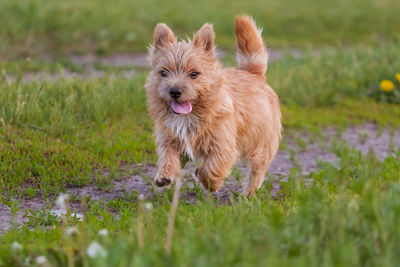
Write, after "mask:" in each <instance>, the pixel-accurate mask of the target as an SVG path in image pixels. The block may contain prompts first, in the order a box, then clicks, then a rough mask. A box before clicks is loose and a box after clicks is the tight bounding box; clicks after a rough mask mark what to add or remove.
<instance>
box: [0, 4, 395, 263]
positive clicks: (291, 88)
mask: <svg viewBox="0 0 400 267" xmlns="http://www.w3.org/2000/svg"><path fill="white" fill-rule="evenodd" d="M399 11H400V6H399V3H398V2H397V1H393V0H390V1H389V0H381V1H372V0H367V1H362V0H355V1H336V2H331V1H319V2H315V1H311V0H296V1H290V2H289V1H279V2H278V1H274V2H272V1H267V2H265V1H258V0H257V1H252V2H249V3H248V2H246V3H245V2H239V1H233V2H229V4H227V2H225V1H224V2H223V1H203V2H201V1H200V2H199V1H198V2H188V1H186V2H181V1H172V2H171V1H170V2H168V3H166V2H160V1H150V2H149V1H142V2H136V1H126V0H121V1H114V2H110V1H105V0H99V1H95V0H87V1H76V0H72V1H67V2H66V1H64V2H62V3H59V2H53V1H49V0H26V1H12V0H2V1H1V3H0V25H2V27H1V29H0V39H1V40H2V42H1V43H0V54H1V56H0V58H2V59H7V60H2V61H1V62H0V70H1V75H0V192H1V193H0V201H1V202H2V203H3V204H5V205H7V206H8V207H9V209H10V211H11V212H12V213H13V214H16V213H17V212H18V211H19V210H24V209H25V207H24V206H23V205H22V204H21V203H23V202H21V200H22V199H25V200H28V201H29V200H30V199H35V198H38V199H41V200H45V201H46V205H44V206H43V207H42V208H40V209H38V210H25V214H26V219H27V222H26V223H23V224H22V225H15V224H14V226H13V227H11V229H9V230H8V231H7V232H4V233H2V232H0V266H204V265H207V266H232V265H237V266H266V265H268V266H397V265H398V262H399V261H400V254H399V253H398V248H399V246H400V238H399V234H400V232H399V228H398V224H399V221H400V209H399V207H400V186H399V180H400V167H399V166H400V150H399V148H395V147H391V149H393V151H394V152H395V154H394V155H392V156H390V157H388V158H387V159H386V160H385V161H383V162H381V161H379V160H378V159H377V158H376V157H375V156H374V155H373V154H372V153H370V154H367V155H366V156H362V155H361V154H360V152H358V151H354V150H352V149H350V148H349V147H348V145H347V144H346V143H344V142H342V141H335V142H333V145H332V146H330V145H328V144H325V146H326V149H327V150H329V151H331V152H334V153H335V154H336V155H337V157H338V158H339V162H338V164H337V165H331V164H327V163H320V164H319V166H318V171H316V172H314V173H312V174H309V175H303V174H301V171H300V168H301V166H300V163H299V161H298V160H297V157H298V155H297V154H296V151H294V150H290V151H289V153H290V157H291V158H292V159H293V160H294V161H295V162H294V167H293V168H292V169H291V170H290V175H289V179H288V180H287V181H282V182H281V188H280V189H279V192H278V197H276V198H273V197H271V194H270V189H271V188H272V187H273V185H272V182H273V181H272V180H269V181H267V182H266V183H265V184H264V185H263V187H262V188H261V190H260V191H259V192H258V193H257V195H256V197H254V198H252V199H249V200H247V199H245V198H243V197H242V196H240V195H239V194H237V193H234V194H233V196H232V198H231V200H230V204H229V205H227V204H222V203H219V202H218V200H217V201H215V200H213V199H212V198H211V197H210V196H204V195H202V193H201V190H200V188H199V187H198V186H195V187H194V188H189V187H186V186H184V189H183V190H184V191H185V192H188V193H190V194H193V195H196V200H197V203H196V204H189V203H185V199H182V202H181V203H180V205H179V207H178V212H177V217H176V224H175V231H174V239H173V242H172V253H171V255H170V256H168V255H167V254H166V253H165V251H164V248H163V242H164V240H165V235H166V232H165V229H166V225H167V220H168V215H169V211H170V208H171V205H170V202H171V199H172V193H173V192H172V190H166V191H164V192H163V193H162V194H156V196H155V197H154V198H151V199H148V200H145V201H144V202H151V203H152V204H153V206H154V208H153V209H152V210H150V211H145V212H144V211H143V209H142V208H141V207H139V206H140V205H143V204H144V203H143V202H141V201H140V200H138V193H137V192H136V191H131V192H125V193H124V194H122V195H121V196H119V197H117V198H116V199H113V200H111V201H105V200H100V201H97V200H96V201H94V200H92V199H91V196H90V195H88V196H84V197H79V196H77V195H71V196H70V203H72V204H74V205H78V204H81V207H82V209H81V212H82V213H84V219H83V220H80V221H79V220H77V218H73V217H72V215H71V216H67V217H66V218H64V219H63V222H61V223H60V222H59V221H58V219H57V218H56V217H55V216H54V214H53V213H51V212H50V210H51V209H52V208H53V206H54V199H55V198H56V197H57V195H58V194H59V193H60V192H64V191H65V190H66V188H67V187H71V186H73V187H81V186H84V185H89V184H90V185H94V186H95V188H96V189H98V190H100V192H107V191H108V190H112V188H111V187H110V185H111V181H112V179H118V178H119V177H120V175H129V174H132V173H133V174H140V169H135V170H132V165H133V164H137V163H155V160H156V155H155V145H154V137H153V134H152V122H151V120H150V119H149V118H148V116H147V112H146V100H145V93H144V88H143V84H144V81H145V77H146V71H144V72H143V73H142V72H139V71H137V70H135V71H137V72H136V76H135V78H134V79H126V78H124V77H123V75H122V74H123V73H122V72H121V71H123V70H125V67H107V66H102V65H101V64H100V63H98V62H95V64H94V67H95V68H96V69H101V70H105V73H106V75H105V77H103V78H94V79H86V78H71V79H67V78H60V79H58V80H57V81H55V82H51V81H44V82H33V81H31V82H22V80H21V79H22V77H23V76H24V74H26V73H28V72H32V73H35V72H44V73H50V74H54V73H56V74H57V73H61V74H62V73H63V71H64V70H65V69H68V70H71V71H74V72H79V73H81V74H83V75H84V74H85V71H86V70H85V68H84V67H83V66H81V65H78V64H75V63H73V62H71V60H69V59H68V57H67V56H66V55H65V53H68V52H76V53H87V52H95V53H113V52H132V51H144V48H145V46H146V45H147V44H148V43H149V42H150V41H151V35H152V29H153V27H154V25H155V23H157V22H159V21H165V22H167V23H168V24H170V25H171V27H172V28H173V29H175V30H176V32H177V33H178V34H179V36H182V37H184V36H185V34H186V33H188V34H189V35H191V33H192V32H193V31H194V30H196V29H197V28H199V27H200V25H201V24H202V23H203V22H204V21H210V22H213V23H214V24H215V29H216V31H217V44H218V45H219V46H220V47H222V48H224V49H226V50H228V56H227V58H226V59H225V61H226V62H227V63H228V64H233V61H232V55H231V54H230V52H229V51H231V50H233V47H234V39H233V38H234V35H233V32H234V29H233V27H234V24H233V21H234V15H235V14H240V13H249V14H252V15H253V16H254V17H255V18H256V20H257V21H258V23H259V25H262V26H263V28H264V36H265V37H266V41H267V44H268V45H269V46H272V47H283V48H289V49H290V48H291V47H298V48H301V49H304V50H303V51H309V53H308V52H305V55H304V57H303V58H301V59H295V58H292V57H290V56H288V57H284V58H283V59H281V60H279V61H277V62H274V63H272V64H270V66H269V70H268V73H267V79H268V82H269V83H270V84H271V85H272V86H273V87H274V88H275V89H276V91H277V93H278V95H279V97H280V100H281V103H282V113H283V124H284V134H285V135H286V136H288V135H289V136H291V135H292V134H293V133H298V132H299V131H305V132H306V133H309V132H310V131H311V132H314V133H316V134H315V136H314V135H310V138H312V139H313V138H314V139H313V140H314V141H315V142H322V143H323V142H325V141H324V140H322V139H321V140H317V139H318V138H320V136H322V135H320V134H321V133H323V132H324V129H326V128H327V127H336V128H339V129H345V128H346V127H348V126H350V125H355V124H362V123H365V122H375V123H377V124H378V125H379V127H381V128H383V127H389V128H391V129H397V130H398V129H399V128H400V107H399V105H394V104H389V103H385V102H377V101H375V100H374V99H371V98H370V92H371V90H378V86H379V82H380V81H381V80H383V79H392V80H393V79H394V74H395V73H398V72H400V51H399V49H398V47H399V39H398V38H399V35H398V31H397V29H398V28H399V26H400V17H399V16H398V14H399ZM48 54H54V56H55V57H56V60H51V61H47V60H46V58H47V56H48ZM43 55H45V56H46V57H42V56H43ZM27 57H28V58H27ZM126 68H128V67H126ZM128 69H129V68H128ZM7 75H11V76H12V77H15V78H16V79H15V80H14V82H7ZM397 89H398V84H397ZM397 89H396V90H397ZM312 136H314V137H312ZM357 138H359V139H360V140H364V141H365V138H366V136H365V135H359V136H358V137H357ZM293 140H294V141H295V142H296V143H297V145H298V146H299V147H300V149H306V147H307V143H305V142H304V141H303V140H302V139H296V138H294V139H293ZM285 145H287V144H286V143H285V142H283V143H282V148H284V147H285ZM233 176H234V177H236V179H240V177H242V176H243V173H241V171H240V170H239V169H237V168H235V169H234V171H233ZM272 178H276V177H272ZM309 178H312V179H313V182H312V183H311V184H310V183H309V182H306V181H309ZM144 179H145V180H147V179H148V180H151V179H152V177H144ZM0 215H1V214H0ZM0 217H1V216H0ZM142 220H143V221H142ZM141 223H143V229H142V230H141V231H140V233H138V230H137V229H138V225H141ZM0 227H1V226H0ZM71 227H76V230H73V229H74V228H71ZM71 229H72V230H71ZM101 229H107V231H108V235H107V236H100V235H99V234H98V232H99V231H100V230H101ZM68 233H69V234H68ZM71 233H72V234H71ZM139 235H140V236H139ZM140 238H143V241H144V242H143V243H144V245H143V247H141V246H140V245H139V242H138V240H139V239H140ZM93 241H97V242H99V244H100V245H101V246H102V247H103V248H104V249H105V251H106V252H107V256H106V257H105V258H102V257H97V258H91V257H89V256H88V254H87V248H88V246H89V245H90V244H91V243H92V242H93ZM14 242H18V243H19V244H21V248H20V249H19V248H16V247H18V246H15V243H14ZM13 244H14V246H13ZM13 247H14V249H13ZM41 255H44V256H46V259H47V260H48V261H49V262H50V264H51V265H45V264H44V265H40V264H36V260H37V258H38V256H41Z"/></svg>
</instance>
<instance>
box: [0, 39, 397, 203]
mask: <svg viewBox="0 0 400 267" xmlns="http://www.w3.org/2000/svg"><path fill="white" fill-rule="evenodd" d="M395 47H396V45H386V46H383V47H378V48H376V49H372V48H360V49H356V48H355V49H350V50H349V51H342V52H335V51H330V50H328V51H326V52H322V53H321V55H319V56H318V57H311V56H310V57H306V58H304V59H302V60H296V59H293V58H286V59H283V60H281V61H279V62H277V63H274V64H272V65H271V66H270V69H269V71H268V80H269V82H270V83H271V84H272V86H273V87H274V88H275V89H276V90H277V93H278V95H279V97H280V99H281V102H282V104H283V106H282V111H283V116H284V117H283V123H284V126H285V128H286V129H305V130H312V131H316V132H318V131H320V129H322V127H326V126H334V125H336V126H337V127H342V128H343V127H345V126H349V125H352V124H359V123H362V122H366V121H375V122H376V123H378V124H379V125H381V126H388V125H391V126H392V127H395V128H398V127H400V109H399V107H398V105H393V104H387V103H378V102H375V101H373V100H371V99H368V98H367V92H368V89H369V88H370V87H371V86H375V85H376V84H377V83H378V81H380V80H382V79H385V78H387V77H390V76H393V74H392V73H393V72H392V70H395V69H400V65H399V62H400V60H398V59H400V55H399V53H398V50H397V49H395ZM39 65H40V64H39ZM335 66H340V68H336V67H335ZM15 71H16V72H20V73H23V72H22V71H23V70H21V69H18V68H16V69H15ZM115 75H116V76H115ZM144 80H145V73H144V74H140V75H138V76H137V77H136V78H135V79H134V80H129V79H126V78H123V77H121V76H120V75H118V72H117V73H115V74H114V75H110V76H106V77H104V78H101V79H94V80H85V79H79V78H74V79H59V80H58V81H56V82H43V83H38V82H31V83H21V82H13V83H11V84H8V83H6V82H4V83H2V84H1V85H0V102H1V103H2V105H1V107H0V125H1V128H0V148H1V150H2V151H3V152H4V153H3V155H2V160H1V162H0V177H1V179H0V189H1V191H2V195H3V196H4V197H6V198H7V199H9V198H10V197H12V196H15V195H18V196H29V197H33V196H36V195H39V196H42V197H45V198H47V197H49V196H51V195H53V194H55V193H57V192H59V190H63V188H65V186H67V185H78V186H82V185H85V184H89V183H92V182H93V178H95V177H99V176H101V175H102V174H103V173H105V172H106V171H107V170H117V169H119V168H120V167H121V165H125V164H133V163H138V162H150V163H154V161H155V148H154V141H153V136H152V130H151V129H152V123H151V121H150V120H149V118H148V117H147V113H146V104H145V94H144V88H143V84H144ZM366 107H368V108H366ZM95 182H96V183H101V182H102V181H101V179H100V180H98V181H97V180H96V179H95ZM21 189H22V190H21Z"/></svg>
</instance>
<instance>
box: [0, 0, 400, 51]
mask: <svg viewBox="0 0 400 267" xmlns="http://www.w3.org/2000/svg"><path fill="white" fill-rule="evenodd" d="M399 12H400V4H399V2H398V1H395V0H380V1H374V0H353V1H346V0H340V1H334V2H333V1H327V0H324V1H312V0H295V1H289V0H285V1H262V0H256V1H251V2H243V1H229V2H228V1H222V0H218V1H214V0H213V1H211V0H207V1H178V0H174V1H169V2H168V3H166V2H164V1H158V0H155V1H128V0H119V1H112V2H110V1H107V0H86V1H77V0H71V1H64V2H63V3H59V2H57V1H51V0H26V1H14V0H3V1H1V3H0V25H1V26H2V27H1V29H0V39H1V40H2V42H1V44H0V54H1V55H2V56H3V57H6V58H9V57H13V56H26V55H32V54H33V55H35V54H43V53H45V54H49V53H50V54H52V53H60V52H62V53H65V52H68V51H73V52H77V53H87V52H96V53H111V52H121V51H123V52H129V51H144V50H145V47H146V46H147V45H148V44H149V43H150V42H151V38H152V32H153V27H154V26H155V24H156V23H158V22H160V21H164V22H166V23H168V24H169V25H171V27H172V28H173V29H174V30H175V31H176V32H177V33H178V35H179V36H181V37H185V36H186V35H189V36H191V35H192V33H193V32H194V31H195V30H197V29H198V28H199V27H200V26H201V25H202V23H204V22H206V21H208V22H211V23H214V25H215V30H216V32H217V43H218V45H220V46H221V47H223V48H226V49H232V48H233V47H234V16H235V15H237V14H243V13H248V14H250V15H253V16H254V18H255V19H256V20H257V22H258V24H259V25H260V26H262V27H263V28H264V36H265V39H266V41H267V44H268V45H270V46H271V47H275V48H282V47H300V48H306V47H317V48H319V47H321V46H337V45H346V46H348V45H351V46H353V45H355V44H366V43H370V44H371V43H380V42H386V41H393V40H396V39H397V40H398V38H399V33H398V29H399V27H400V18H399V16H398V14H399Z"/></svg>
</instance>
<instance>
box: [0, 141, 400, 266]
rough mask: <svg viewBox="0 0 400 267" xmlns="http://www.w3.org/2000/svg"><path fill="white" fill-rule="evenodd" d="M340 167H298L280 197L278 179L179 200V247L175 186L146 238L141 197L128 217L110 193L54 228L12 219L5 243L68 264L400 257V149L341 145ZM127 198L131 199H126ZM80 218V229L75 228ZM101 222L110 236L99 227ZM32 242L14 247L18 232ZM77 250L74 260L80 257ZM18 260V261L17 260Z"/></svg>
mask: <svg viewBox="0 0 400 267" xmlns="http://www.w3.org/2000/svg"><path fill="white" fill-rule="evenodd" d="M336 151H337V155H338V156H339V157H340V159H341V161H340V164H339V168H337V167H334V166H332V165H329V164H325V165H324V166H322V167H321V169H320V171H319V172H317V173H314V174H312V178H313V179H314V182H313V183H312V185H311V186H308V187H305V186H304V184H303V182H302V179H303V178H305V177H304V176H302V175H300V174H299V173H298V172H297V171H296V170H293V171H292V173H291V175H290V177H289V180H288V181H287V182H283V183H281V186H282V188H281V191H282V192H283V193H284V195H285V198H284V200H274V199H272V198H271V196H270V193H269V188H270V186H271V184H270V183H267V184H266V185H264V186H263V188H262V190H261V191H260V192H259V193H258V194H257V197H255V198H253V199H250V200H247V199H244V198H239V199H238V200H232V203H231V205H218V204H216V203H215V202H214V200H212V199H210V198H208V197H206V198H205V199H203V200H201V199H199V200H198V203H197V204H195V205H193V204H183V205H180V206H179V208H178V213H177V217H176V226H175V235H174V242H173V246H172V254H171V256H170V257H168V256H166V255H165V254H164V250H163V247H162V244H163V241H164V238H165V231H164V229H165V228H166V223H167V219H168V212H169V208H170V204H169V203H170V202H169V199H170V196H171V194H169V193H170V192H166V193H165V194H164V195H159V196H158V197H156V198H155V199H152V200H150V201H151V202H152V203H153V205H154V209H152V210H149V211H147V212H145V214H144V215H143V221H142V223H143V231H142V232H141V234H142V235H143V247H142V248H141V247H140V246H139V244H138V235H137V231H136V227H137V224H138V223H139V222H138V217H137V216H135V215H134V214H135V211H136V210H137V204H136V203H132V202H129V203H128V204H127V206H128V207H127V208H123V209H121V210H120V211H119V212H118V217H116V216H114V215H112V214H110V213H109V212H108V210H107V205H108V203H106V202H105V203H96V202H89V203H88V206H89V209H88V211H87V212H86V213H85V219H84V221H82V222H80V223H77V224H76V223H72V222H64V224H63V225H60V224H59V223H53V224H52V225H53V227H52V229H47V230H46V228H44V229H43V228H34V229H33V230H31V229H29V228H28V227H26V226H23V227H22V228H20V229H11V230H10V231H9V232H7V233H6V234H5V235H4V236H3V237H2V245H1V246H0V251H1V255H4V256H3V263H4V264H5V265H7V266H13V265H18V263H21V262H25V261H26V259H28V262H29V261H32V262H33V261H35V258H36V257H37V256H39V255H46V257H47V259H48V260H49V261H50V262H51V263H53V264H55V265H60V266H66V265H67V263H68V262H70V264H72V262H73V263H74V264H75V265H81V264H83V265H84V266H93V265H96V266H153V265H158V266H171V265H173V266H176V265H177V266H180V265H190V266H204V264H207V265H209V266H221V265H222V266H226V265H234V264H239V265H241V266H254V265H256V266H264V265H265V264H268V265H270V266H278V265H279V266H282V265H283V266H291V265H296V266H321V265H323V266H338V265H352V266H365V265H370V266H376V265H379V266H381V265H383V266H395V265H396V264H397V262H398V260H399V254H398V253H397V252H398V246H399V245H400V239H399V238H398V235H399V234H400V233H399V229H398V227H397V225H398V219H399V209H398V207H399V204H400V202H399V199H400V198H399V194H400V187H399V184H398V179H399V178H400V177H399V173H400V169H399V166H400V164H399V159H400V158H399V156H400V154H398V155H397V156H393V157H389V158H387V159H386V160H385V161H384V162H380V161H379V160H377V159H376V158H375V157H374V156H373V155H372V154H370V155H368V156H366V157H363V156H361V154H360V153H359V152H356V151H353V150H351V149H348V148H346V146H344V147H336ZM120 201H123V200H120ZM73 224H76V225H77V229H78V230H77V232H76V233H75V234H73V235H68V234H65V232H66V231H67V229H68V228H69V227H70V226H71V225H73ZM101 229H107V230H108V233H109V234H108V236H99V235H98V234H97V232H99V231H100V230H101ZM15 241H16V242H19V243H21V244H24V245H23V248H22V249H10V246H11V244H12V243H13V242H15ZM93 241H96V242H99V244H101V246H102V247H103V248H104V249H105V251H107V256H106V257H105V258H103V257H102V256H97V257H95V258H90V257H88V256H87V254H86V248H87V247H88V246H89V244H90V243H91V242H93ZM71 259H73V260H71ZM8 264H9V265H8Z"/></svg>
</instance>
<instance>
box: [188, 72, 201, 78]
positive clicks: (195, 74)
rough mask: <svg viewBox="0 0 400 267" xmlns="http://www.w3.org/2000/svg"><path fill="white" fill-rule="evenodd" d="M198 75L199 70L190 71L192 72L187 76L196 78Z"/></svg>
mask: <svg viewBox="0 0 400 267" xmlns="http://www.w3.org/2000/svg"><path fill="white" fill-rule="evenodd" d="M199 75H200V72H197V71H192V72H191V73H190V74H189V77H190V78H192V79H196V78H197V77H199Z"/></svg>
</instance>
